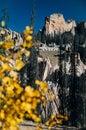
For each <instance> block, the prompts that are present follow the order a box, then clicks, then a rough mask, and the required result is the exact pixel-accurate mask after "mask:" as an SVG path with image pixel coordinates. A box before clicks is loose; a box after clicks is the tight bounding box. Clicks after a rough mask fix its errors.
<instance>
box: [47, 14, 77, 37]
mask: <svg viewBox="0 0 86 130" xmlns="http://www.w3.org/2000/svg"><path fill="white" fill-rule="evenodd" d="M44 26H45V33H46V35H47V34H52V35H54V34H55V33H56V34H60V33H61V34H62V33H64V32H66V31H67V32H68V31H70V30H72V29H73V28H74V27H76V23H75V21H74V20H68V21H67V22H66V21H65V19H64V17H63V15H62V14H52V15H50V18H48V17H46V18H45V25H44Z"/></svg>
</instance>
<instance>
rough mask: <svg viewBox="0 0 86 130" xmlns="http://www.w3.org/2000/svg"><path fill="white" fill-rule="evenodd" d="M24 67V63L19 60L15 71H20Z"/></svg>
mask: <svg viewBox="0 0 86 130" xmlns="http://www.w3.org/2000/svg"><path fill="white" fill-rule="evenodd" d="M22 67H24V62H23V61H21V60H20V59H17V60H16V65H15V69H16V70H18V71H19V70H20V69H21V68H22Z"/></svg>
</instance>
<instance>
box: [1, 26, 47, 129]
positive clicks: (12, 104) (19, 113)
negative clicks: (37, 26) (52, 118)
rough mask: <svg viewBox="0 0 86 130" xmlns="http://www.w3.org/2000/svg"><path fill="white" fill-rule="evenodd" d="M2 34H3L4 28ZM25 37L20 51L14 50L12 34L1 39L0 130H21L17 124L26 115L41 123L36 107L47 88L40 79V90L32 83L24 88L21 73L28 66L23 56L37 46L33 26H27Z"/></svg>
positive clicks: (27, 54)
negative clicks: (33, 35) (33, 36)
mask: <svg viewBox="0 0 86 130" xmlns="http://www.w3.org/2000/svg"><path fill="white" fill-rule="evenodd" d="M0 33H1V34H2V35H4V29H2V30H1V32H0ZM23 36H24V39H23V43H22V44H21V46H20V47H19V50H18V51H17V53H14V52H13V49H14V47H15V41H14V40H13V39H11V37H10V36H9V35H8V36H7V38H5V40H4V41H1V42H0V49H2V50H3V53H1V54H0V130H18V129H19V128H18V127H17V126H18V124H20V123H21V122H22V121H23V120H24V118H28V119H31V120H33V121H35V122H41V117H40V115H38V113H37V111H36V109H37V105H38V104H39V103H40V102H41V98H40V97H41V96H42V93H45V92H46V91H47V85H46V84H45V83H43V82H40V81H38V80H37V81H36V85H37V86H38V89H34V88H33V87H32V86H30V85H29V84H28V85H27V86H26V87H25V88H23V87H22V85H21V81H20V78H19V72H20V71H21V69H22V68H23V67H24V66H25V63H24V61H23V58H22V55H25V56H26V57H30V51H29V48H31V47H32V46H33V45H34V44H33V42H32V28H31V27H29V26H27V27H26V28H25V30H24V33H23ZM11 50H12V52H13V53H11Z"/></svg>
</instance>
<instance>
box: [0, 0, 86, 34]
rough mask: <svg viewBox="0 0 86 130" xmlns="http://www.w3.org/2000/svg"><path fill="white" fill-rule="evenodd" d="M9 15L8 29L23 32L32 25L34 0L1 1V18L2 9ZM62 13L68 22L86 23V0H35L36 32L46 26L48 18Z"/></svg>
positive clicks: (0, 15) (0, 14)
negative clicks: (45, 22) (69, 20)
mask: <svg viewBox="0 0 86 130" xmlns="http://www.w3.org/2000/svg"><path fill="white" fill-rule="evenodd" d="M4 8H6V9H7V11H8V14H9V21H8V22H7V23H8V27H9V28H11V29H12V30H15V31H18V32H22V31H23V30H24V28H25V26H27V25H29V24H30V16H31V9H32V0H0V18H1V17H2V15H3V13H2V11H1V10H2V9H4ZM53 13H61V14H63V15H64V18H65V19H66V20H68V19H73V20H75V21H77V22H79V21H86V0H35V31H36V32H37V31H38V30H39V29H41V28H42V27H43V25H44V19H45V17H46V16H50V15H51V14H53Z"/></svg>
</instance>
